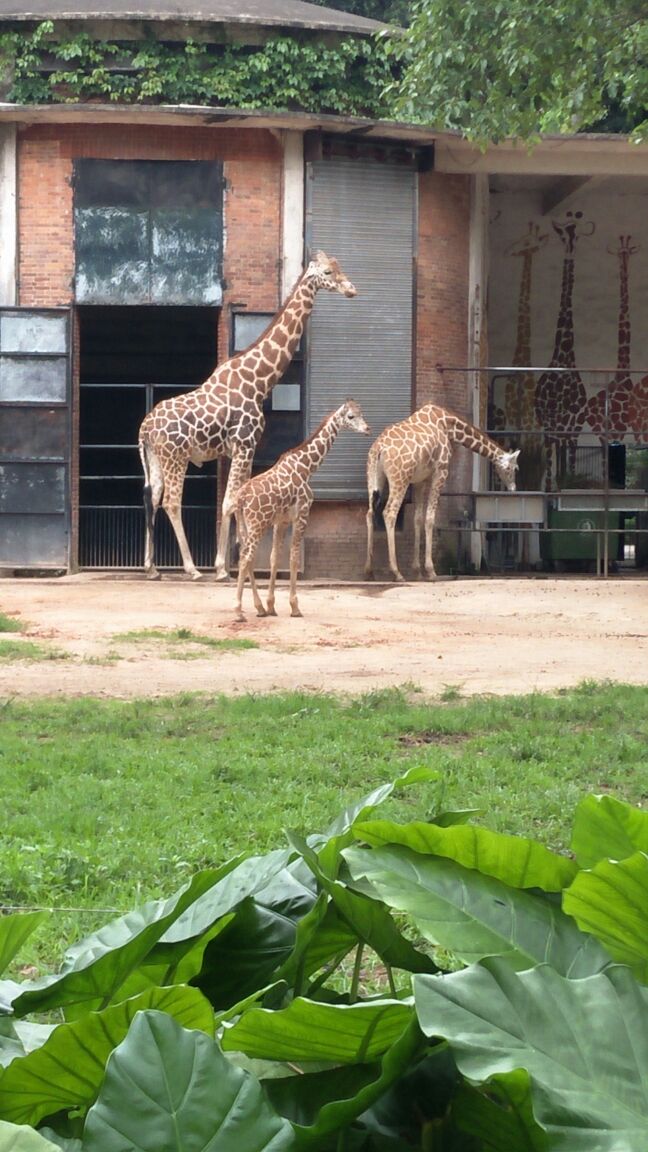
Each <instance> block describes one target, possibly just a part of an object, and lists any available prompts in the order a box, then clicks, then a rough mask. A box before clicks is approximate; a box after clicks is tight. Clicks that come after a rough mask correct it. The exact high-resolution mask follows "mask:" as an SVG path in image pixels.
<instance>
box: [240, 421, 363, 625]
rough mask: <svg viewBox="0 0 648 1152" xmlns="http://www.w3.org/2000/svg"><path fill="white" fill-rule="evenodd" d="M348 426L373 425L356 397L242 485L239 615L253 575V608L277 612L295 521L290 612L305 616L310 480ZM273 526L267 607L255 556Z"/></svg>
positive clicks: (358, 428)
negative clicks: (301, 570)
mask: <svg viewBox="0 0 648 1152" xmlns="http://www.w3.org/2000/svg"><path fill="white" fill-rule="evenodd" d="M343 428H350V429H352V431H354V432H361V433H363V435H365V436H368V435H370V434H371V429H370V427H369V425H368V424H367V422H366V420H365V418H364V416H363V415H362V412H361V411H360V407H359V405H358V404H356V402H355V400H345V402H344V404H341V405H340V407H339V408H336V409H335V411H334V412H331V413H329V415H328V416H327V417H326V418H325V419H324V420H323V421H322V423H321V424H320V426H319V428H318V429H317V430H316V431H315V432H314V433H313V435H312V436H310V437H309V438H308V440H305V441H304V443H303V444H299V445H298V447H297V448H291V449H290V451H288V452H284V454H283V456H280V457H279V459H278V460H277V463H276V464H274V465H273V467H272V468H269V469H268V471H267V472H262V473H261V474H260V475H259V476H255V477H254V478H253V479H252V480H248V481H247V482H246V483H245V484H243V485H242V487H241V488H239V491H238V493H237V496H236V499H235V512H236V519H237V524H238V528H239V535H240V536H241V538H242V545H241V555H240V559H239V576H238V587H237V600H236V613H237V617H238V619H239V620H244V619H245V617H244V615H243V611H242V606H241V605H242V599H243V588H244V586H245V580H246V577H249V579H250V585H251V587H252V596H253V598H254V606H255V608H256V610H257V613H258V615H259V616H276V612H275V584H276V580H277V567H278V564H279V555H280V553H281V545H282V543H283V538H284V536H285V534H286V528H287V527H288V524H289V523H292V540H291V543H290V614H291V616H301V612H300V611H299V604H298V602H297V567H298V563H299V546H300V544H301V540H302V537H303V535H304V532H305V530H306V525H307V523H308V515H309V512H310V508H311V504H312V503H313V492H312V489H311V487H310V484H309V483H308V481H309V479H310V477H311V476H312V474H313V472H314V471H315V469H316V468H319V466H320V464H321V463H322V460H323V459H324V457H325V456H326V454H327V452H328V451H329V449H330V448H331V446H332V445H333V442H334V440H335V437H336V436H337V434H338V432H340V431H341V430H342V429H343ZM270 526H272V528H273V534H272V555H271V559H270V583H269V585H268V606H267V608H264V606H263V603H262V601H261V597H260V596H259V593H258V590H257V586H256V581H255V579H254V560H255V556H256V551H257V548H258V546H259V541H260V540H261V537H262V536H263V535H264V533H265V532H266V530H267V529H268V528H270Z"/></svg>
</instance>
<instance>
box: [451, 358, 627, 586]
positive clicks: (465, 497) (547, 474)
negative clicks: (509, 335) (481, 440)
mask: <svg viewBox="0 0 648 1152" xmlns="http://www.w3.org/2000/svg"><path fill="white" fill-rule="evenodd" d="M438 371H439V373H440V375H441V378H442V379H443V380H444V381H445V382H446V383H448V382H449V381H450V379H451V378H452V377H453V376H460V377H461V381H462V383H463V384H464V386H465V384H466V383H467V382H468V381H473V382H476V384H475V386H476V388H478V392H479V396H480V400H481V408H482V410H485V412H486V421H485V423H486V431H487V433H488V435H489V436H490V437H491V438H492V439H493V440H495V441H496V442H497V443H499V444H501V446H502V448H504V449H506V450H507V451H513V450H515V449H518V448H519V449H520V457H519V469H518V477H517V480H518V482H517V490H516V492H515V493H509V492H505V491H504V490H503V488H502V485H501V483H500V481H499V478H498V476H497V473H496V470H495V469H494V467H493V466H492V465H487V464H486V462H484V467H483V468H481V469H480V483H479V484H477V485H475V490H471V491H468V492H456V491H455V492H446V493H444V495H443V497H442V502H443V503H442V513H444V514H442V515H441V516H440V517H439V520H440V522H441V523H443V524H445V525H447V527H442V528H440V530H439V535H440V537H441V541H443V537H444V535H446V534H449V536H448V537H447V541H446V542H447V544H448V546H449V552H450V553H454V555H455V556H456V561H455V567H456V571H457V572H466V571H470V570H471V568H472V570H474V565H472V564H471V534H473V533H478V534H479V536H480V538H481V555H482V562H483V564H484V566H485V567H486V568H487V569H488V570H490V571H499V572H514V571H520V572H521V571H534V570H538V569H544V570H549V571H579V570H580V571H589V572H595V573H596V574H597V575H600V576H603V577H606V576H608V575H609V573H610V572H612V571H627V570H629V569H632V570H635V571H639V570H642V569H648V370H643V371H641V370H634V371H631V370H630V369H624V368H618V367H617V368H595V369H587V370H584V369H577V368H575V367H566V368H553V367H551V366H545V367H518V366H512V365H504V366H494V367H493V366H488V367H480V368H477V369H474V368H468V367H466V366H461V367H456V366H444V365H439V368H438ZM539 385H543V387H544V400H543V402H542V404H541V405H540V404H539V403H538V396H539ZM468 391H469V390H468V389H466V394H468ZM567 399H569V401H570V403H569V406H567ZM540 413H541V414H542V417H543V421H542V423H541V421H540V419H539V415H540ZM480 423H482V426H483V421H480ZM443 504H445V508H444V507H443Z"/></svg>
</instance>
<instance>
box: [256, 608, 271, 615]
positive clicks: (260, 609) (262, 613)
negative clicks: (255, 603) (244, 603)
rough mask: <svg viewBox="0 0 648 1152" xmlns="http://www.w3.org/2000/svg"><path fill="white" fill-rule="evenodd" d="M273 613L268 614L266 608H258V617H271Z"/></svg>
mask: <svg viewBox="0 0 648 1152" xmlns="http://www.w3.org/2000/svg"><path fill="white" fill-rule="evenodd" d="M269 615H271V613H269V612H266V610H265V608H257V616H269Z"/></svg>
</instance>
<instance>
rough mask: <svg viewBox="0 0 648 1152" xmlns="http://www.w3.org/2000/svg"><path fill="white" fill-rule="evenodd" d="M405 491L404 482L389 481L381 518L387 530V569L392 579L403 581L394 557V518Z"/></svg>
mask: <svg viewBox="0 0 648 1152" xmlns="http://www.w3.org/2000/svg"><path fill="white" fill-rule="evenodd" d="M406 492H407V484H406V483H402V482H400V483H397V482H396V481H394V482H393V483H392V482H390V485H389V499H388V500H387V503H386V505H385V510H384V512H383V519H384V521H385V531H386V532H387V551H388V553H389V570H390V572H391V574H392V578H393V579H394V580H398V581H403V580H404V579H405V578H404V576H403V575H402V573H401V572H400V571H399V568H398V561H397V559H396V519H397V517H398V513H399V512H400V508H401V504H402V503H403V500H404V499H405V493H406Z"/></svg>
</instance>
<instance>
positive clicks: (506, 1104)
mask: <svg viewBox="0 0 648 1152" xmlns="http://www.w3.org/2000/svg"><path fill="white" fill-rule="evenodd" d="M452 1115H453V1116H454V1117H455V1118H456V1122H457V1125H458V1127H459V1128H460V1130H461V1131H462V1132H468V1133H470V1134H471V1135H472V1136H474V1137H475V1138H476V1139H477V1140H478V1141H479V1149H480V1152H548V1149H549V1137H548V1136H547V1133H546V1132H545V1130H544V1128H541V1127H540V1125H539V1124H537V1123H536V1121H535V1119H534V1116H533V1104H532V1096H531V1081H530V1080H529V1074H528V1072H525V1071H524V1070H523V1069H521V1068H518V1069H516V1070H515V1071H514V1072H506V1073H500V1074H499V1075H498V1076H492V1077H491V1078H490V1080H489V1081H488V1087H487V1090H486V1091H480V1090H479V1089H477V1088H474V1087H473V1086H472V1085H470V1084H469V1083H468V1082H467V1081H466V1080H464V1081H463V1083H462V1085H461V1087H460V1088H459V1091H458V1092H457V1094H456V1096H455V1097H454V1099H453V1101H452Z"/></svg>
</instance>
